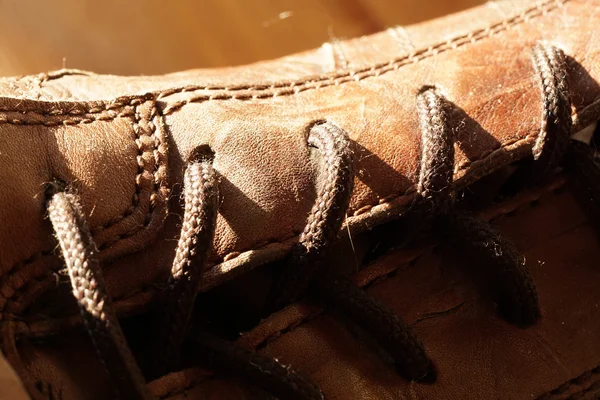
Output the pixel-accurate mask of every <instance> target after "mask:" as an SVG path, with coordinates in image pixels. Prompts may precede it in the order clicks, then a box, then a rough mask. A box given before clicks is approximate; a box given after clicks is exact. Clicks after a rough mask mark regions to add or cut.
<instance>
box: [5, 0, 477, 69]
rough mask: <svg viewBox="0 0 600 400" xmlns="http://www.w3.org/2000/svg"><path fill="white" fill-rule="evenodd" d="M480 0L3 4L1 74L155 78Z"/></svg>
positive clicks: (286, 50) (10, 0)
mask: <svg viewBox="0 0 600 400" xmlns="http://www.w3.org/2000/svg"><path fill="white" fill-rule="evenodd" d="M480 2H481V0H454V1H449V0H427V1H423V0H172V1H164V0H127V1H124V0H102V1H99V0H45V1H38V0H0V11H1V12H2V16H3V20H2V24H0V75H20V74H29V73H38V72H41V71H46V70H52V69H58V68H62V67H68V68H80V69H87V70H93V71H95V72H99V73H112V74H125V75H130V74H161V73H166V72H173V71H178V70H183V69H189V68H200V67H215V66H224V65H238V64H244V63H249V62H253V61H258V60H262V59H268V58H274V57H279V56H283V55H285V54H290V53H294V52H297V51H302V50H307V49H310V48H313V47H317V46H319V45H321V44H322V43H323V42H326V41H331V40H334V39H336V38H338V39H339V38H346V37H356V36H361V35H365V34H369V33H373V32H376V31H379V30H382V29H385V28H386V27H389V26H393V25H396V24H409V23H414V22H418V21H422V20H426V19H429V18H434V17H438V16H440V15H443V14H447V13H449V12H452V11H457V10H460V9H463V8H467V7H470V6H473V5H476V4H478V3H480Z"/></svg>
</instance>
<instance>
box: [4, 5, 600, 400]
mask: <svg viewBox="0 0 600 400" xmlns="http://www.w3.org/2000/svg"><path fill="white" fill-rule="evenodd" d="M599 6H600V2H598V1H597V0H593V1H582V0H557V1H542V2H534V1H528V0H522V1H515V2H510V3H508V2H494V3H489V4H486V5H484V6H481V7H479V8H476V9H472V10H469V11H466V12H464V13H460V14H457V15H452V16H448V17H445V18H443V19H440V20H435V21H431V22H428V23H425V24H420V25H416V26H411V27H407V28H406V34H407V37H408V38H410V44H411V46H406V43H404V44H402V43H399V42H398V37H397V35H393V34H390V32H389V31H386V32H382V33H379V34H376V35H373V36H369V37H364V38H358V39H353V40H350V41H347V42H344V43H343V44H341V46H343V48H344V53H345V54H346V55H347V59H348V64H347V66H346V67H345V68H344V69H339V65H337V64H336V62H335V60H334V59H332V56H331V52H330V51H329V49H327V48H326V46H325V47H322V48H321V49H317V50H315V51H312V52H307V53H302V54H299V55H294V56H289V57H286V58H283V59H280V60H275V61H267V62H262V63H258V64H254V65H250V66H245V67H236V68H227V69H215V70H201V71H188V72H182V73H177V74H171V75H165V76H154V77H135V78H131V77H116V76H101V75H94V74H91V73H87V72H82V71H75V70H63V71H57V72H52V73H48V74H40V75H38V76H30V77H22V78H5V79H2V80H0V110H1V112H0V124H1V125H0V149H2V150H1V151H0V168H1V170H2V171H3V173H2V174H0V185H1V186H2V188H3V189H4V190H2V191H1V192H0V220H2V221H3V222H4V223H3V224H2V226H0V243H2V246H0V307H1V312H2V318H3V322H2V325H1V326H0V328H1V329H2V343H3V350H4V352H5V354H7V357H8V359H9V361H10V362H11V363H12V364H13V365H14V366H15V368H16V369H17V371H18V372H19V374H20V375H21V376H22V378H23V379H24V382H25V385H26V386H27V388H28V389H29V390H30V391H31V392H32V393H33V394H34V395H35V396H38V397H39V398H44V396H43V395H42V394H40V391H39V390H38V389H36V381H40V380H41V381H44V380H51V381H52V380H53V379H54V380H57V381H60V382H61V383H60V385H64V387H63V386H60V385H59V386H60V390H61V391H62V392H64V393H79V392H77V391H78V390H81V389H75V387H77V384H78V382H77V380H76V379H73V378H72V376H75V375H69V374H63V373H60V374H59V375H60V376H61V377H60V378H57V377H56V374H55V372H56V370H55V369H58V370H61V369H66V370H69V369H73V368H77V367H74V366H73V365H70V364H69V363H67V362H65V361H64V360H62V361H59V360H60V359H61V356H60V355H61V354H62V353H63V350H64V346H65V345H68V341H67V342H65V343H63V344H60V343H55V344H54V345H53V346H49V347H45V346H44V345H40V344H39V343H38V341H39V339H32V338H47V337H49V336H51V337H52V338H53V340H58V341H59V342H60V341H61V340H62V339H56V337H57V336H56V335H57V334H58V337H60V335H61V334H63V333H64V332H66V331H67V330H68V328H69V327H71V326H74V325H75V326H76V325H78V324H79V319H78V317H77V316H76V312H75V310H74V308H73V307H72V301H71V299H70V297H69V287H68V284H65V282H64V279H63V278H62V277H61V275H60V273H57V272H56V271H57V270H58V269H59V268H60V266H61V260H60V258H59V257H58V256H57V254H56V253H55V247H56V244H55V241H54V239H53V237H52V231H51V228H50V224H49V223H48V221H47V220H45V219H44V214H45V211H44V185H45V184H46V183H48V182H50V181H52V180H54V179H59V180H63V181H65V182H67V183H68V184H69V185H70V187H71V190H73V191H75V192H77V193H78V194H79V196H80V197H81V202H82V204H83V208H84V212H85V214H86V215H87V218H88V221H89V224H90V227H91V230H92V233H93V236H94V239H95V242H96V243H97V245H98V247H99V249H100V253H99V256H100V260H101V261H102V262H103V266H104V274H105V279H106V283H107V286H108V289H109V291H110V294H111V295H112V297H113V299H114V300H115V303H116V306H117V307H118V309H119V310H120V312H121V313H122V314H123V315H124V314H129V313H143V312H144V311H146V310H147V306H148V304H149V302H150V300H151V299H152V298H153V297H154V296H155V295H156V294H157V293H158V291H159V290H160V288H161V285H162V284H164V282H165V281H166V277H167V275H168V272H169V269H170V264H171V261H172V258H173V253H174V251H173V248H174V246H175V243H176V241H175V240H174V239H175V238H176V237H177V234H178V229H179V226H178V224H179V223H180V219H179V217H178V214H179V213H180V204H179V198H178V195H179V192H180V190H181V181H182V174H183V169H184V166H185V163H186V161H187V160H188V159H189V158H190V155H191V154H192V153H193V152H194V150H195V149H196V148H197V147H198V146H201V145H205V144H208V145H210V147H211V148H212V150H213V151H214V152H215V161H214V166H215V169H216V170H217V171H218V173H219V175H220V179H221V180H220V190H221V194H222V203H221V205H220V209H219V217H218V222H217V232H216V237H215V240H214V246H213V250H212V254H211V257H210V267H209V268H208V269H207V272H206V276H205V279H204V281H203V286H202V287H201V288H200V290H208V289H210V288H212V287H214V286H217V285H220V284H222V283H223V282H225V281H227V280H229V279H232V278H234V277H236V276H240V275H241V274H243V273H245V272H247V271H249V270H251V269H253V268H255V267H257V266H259V265H262V264H265V263H267V262H270V261H273V260H277V259H280V258H281V257H283V256H284V255H285V254H286V253H287V252H288V250H289V249H290V247H291V246H292V244H293V243H294V242H295V241H296V240H297V235H298V233H299V231H300V230H301V229H302V228H303V225H304V223H305V219H306V215H307V213H308V211H309V210H310V208H311V206H312V203H313V202H314V198H315V189H314V186H315V182H314V178H315V176H314V175H315V174H314V171H315V169H316V166H315V165H314V161H313V160H312V158H311V154H310V153H311V152H310V150H309V148H308V146H307V144H306V135H307V131H308V129H309V128H310V126H311V125H312V124H313V123H314V122H315V121H318V120H323V119H326V120H330V121H333V122H335V123H336V124H338V125H339V126H340V127H342V128H343V129H344V130H346V131H347V132H348V133H349V135H350V137H351V138H352V140H353V146H354V149H353V150H354V153H355V158H356V163H357V164H356V170H357V171H358V173H357V179H356V183H355V189H354V192H353V195H352V199H351V202H350V208H349V210H348V217H347V219H346V226H347V229H348V230H349V231H350V232H351V234H352V235H358V234H359V233H361V232H364V231H366V230H368V229H369V228H371V227H373V226H375V225H378V224H382V223H384V222H386V221H389V220H392V219H395V218H397V217H398V216H399V215H401V214H402V212H403V211H404V210H405V209H406V208H407V206H408V205H409V204H410V203H411V201H412V199H413V198H414V184H415V182H416V179H417V175H418V171H419V157H420V146H421V145H420V139H419V138H420V135H419V129H418V127H419V124H418V116H417V112H416V99H415V95H416V93H417V92H418V91H419V90H420V89H421V88H422V87H423V86H427V85H435V86H436V87H438V88H439V90H440V91H441V92H442V93H443V94H444V96H445V97H446V98H447V99H448V100H450V101H451V102H453V103H454V104H456V105H457V107H458V111H457V112H455V113H454V114H453V115H452V116H451V121H449V123H450V124H451V125H452V126H454V127H455V130H454V135H455V137H456V141H457V157H456V165H455V180H456V182H457V184H458V186H459V187H464V186H466V185H469V184H472V183H474V182H475V181H477V180H479V179H480V178H482V177H483V176H485V175H487V174H490V173H491V172H493V171H496V170H499V169H500V168H502V167H504V166H506V165H508V164H510V163H513V162H515V161H517V160H519V159H523V158H526V157H528V156H530V154H531V148H532V145H533V143H534V142H535V139H536V138H537V136H538V134H539V133H540V129H541V127H542V113H541V101H542V94H541V92H540V87H539V83H538V81H539V78H538V77H537V75H536V73H535V70H534V66H533V63H532V61H531V48H532V47H533V46H534V44H535V43H537V42H538V41H546V42H549V43H552V44H554V45H555V46H558V47H560V48H561V49H563V51H564V52H565V53H566V54H567V56H568V57H569V58H568V74H569V80H570V81H571V91H572V98H573V103H574V109H573V121H574V127H573V131H574V132H576V131H578V130H580V129H582V128H584V127H586V126H587V125H589V124H591V123H592V122H594V121H595V120H597V119H599V116H600V87H599V86H598V80H599V79H600V40H599V39H598V36H597V35H596V33H595V32H596V31H597V27H598V22H600V17H598V15H597V14H596V10H597V9H598V7H599ZM565 254H566V253H565ZM590 273H591V272H590ZM416 278H417V277H415V279H416ZM582 279H583V280H584V281H585V282H591V281H593V278H587V279H586V278H582ZM557 290H558V292H560V289H557ZM560 294H561V295H563V293H560ZM388 300H389V301H392V300H391V299H388V298H386V301H388ZM404 300H406V298H402V299H399V300H394V301H404ZM422 302H423V300H422V299H421V298H419V299H417V298H414V299H412V300H411V303H410V304H411V307H415V310H417V309H418V307H419V306H422ZM433 309H434V310H438V308H437V307H434V308H433ZM401 310H403V311H405V310H404V309H401ZM414 312H419V311H414ZM403 313H404V312H403ZM486 315H487V314H486ZM482 318H487V319H489V318H492V317H489V315H488V316H485V317H483V316H482ZM423 326H426V324H423ZM327 329H334V328H327ZM482 329H484V328H482ZM485 329H492V328H491V326H490V327H487V328H485ZM596 332H597V330H596ZM303 338H304V339H306V340H308V339H309V338H308V337H303ZM17 339H19V340H17ZM30 339H31V340H30ZM304 339H303V340H299V341H298V344H301V343H302V342H304ZM465 339H468V336H467V337H465ZM314 340H316V339H314V338H310V341H309V342H307V343H309V344H310V343H313V342H314ZM456 340H458V339H456ZM472 340H474V339H472ZM540 340H541V339H540ZM42 342H43V341H42ZM456 343H457V346H459V345H460V346H463V347H464V346H465V344H464V343H459V342H456ZM274 346H275V345H274ZM67 347H68V346H67ZM82 347H85V346H83V345H82ZM308 347H310V345H309V346H308ZM315 347H316V348H323V346H320V345H319V346H316V345H315ZM490 347H493V346H490ZM469 348H470V347H465V348H460V349H459V351H468V349H469ZM60 349H63V350H60ZM437 351H439V352H440V354H441V353H443V352H445V355H448V356H449V355H450V354H451V353H450V352H452V351H455V349H454V348H453V346H444V347H443V348H440V349H439V350H437ZM473 351H475V350H473ZM42 353H43V354H44V355H45V356H44V357H39V354H42ZM90 354H91V355H93V352H91V353H90ZM91 355H90V357H88V355H87V353H86V351H84V350H80V351H77V357H82V358H85V359H86V360H87V358H86V357H88V358H90V359H92V358H93V357H91ZM355 355H356V354H352V355H349V356H348V357H350V356H355ZM465 357H466V358H469V357H467V356H465ZM440 358H444V357H440ZM459 359H463V358H459ZM558 359H560V358H558ZM48 360H55V361H53V362H49V361H48ZM89 362H90V368H91V369H93V368H94V367H93V361H91V360H90V361H89ZM315 362H316V361H315ZM482 362H483V361H482ZM59 364H60V365H61V367H60V368H58V367H55V366H56V365H59ZM100 368H101V367H100ZM344 368H346V367H344ZM454 368H455V369H456V367H454ZM482 368H483V367H482ZM507 368H508V367H507ZM510 368H514V367H512V366H511V367H510ZM561 368H562V367H561ZM32 371H34V372H33V373H32ZM308 372H312V371H308ZM73 373H75V371H74V372H73ZM570 376H571V375H570ZM561 377H562V375H561V376H558V375H557V376H556V377H553V378H552V379H553V380H559V379H560V378H561ZM499 379H501V378H499ZM65 380H67V381H70V382H71V383H65ZM179 381H181V380H179ZM98 385H99V389H98V390H99V391H101V390H102V388H103V387H104V386H103V385H102V384H98ZM398 385H400V386H402V385H403V384H398ZM498 385H499V384H498ZM67 387H69V388H72V389H68V388H67ZM499 387H500V386H499ZM432 388H433V386H432ZM532 388H533V386H532ZM534 389H535V388H533V389H532V390H534ZM56 390H58V389H56ZM71 390H72V391H71ZM372 390H375V389H372ZM378 390H379V389H378ZM381 390H395V392H394V393H402V391H401V390H405V389H401V388H396V389H392V388H388V389H385V388H384V389H381ZM414 390H424V389H414ZM432 390H433V389H432ZM448 390H450V389H448ZM536 390H537V389H536ZM412 391H413V388H412V386H411V388H410V389H409V392H410V393H418V392H412ZM94 393H95V394H98V393H100V392H94ZM386 393H387V392H386ZM448 393H454V392H451V391H449V392H448ZM498 393H499V392H498ZM521 394H523V393H521ZM382 395H383V394H382ZM386 395H387V394H386ZM65 396H66V397H65V398H70V397H68V395H66V394H65ZM415 396H416V395H415Z"/></svg>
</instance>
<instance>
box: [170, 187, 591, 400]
mask: <svg viewBox="0 0 600 400" xmlns="http://www.w3.org/2000/svg"><path fill="white" fill-rule="evenodd" d="M568 182H569V180H568V178H567V179H563V180H562V181H560V182H559V183H558V184H550V185H548V186H547V187H546V188H544V190H543V191H542V192H541V193H539V195H536V196H532V197H527V201H525V202H523V203H521V202H518V203H515V204H514V206H513V207H509V208H502V209H500V210H498V212H497V213H495V214H486V215H484V216H483V218H484V219H485V220H487V221H488V222H493V221H494V220H496V219H498V218H518V217H519V216H520V214H521V213H523V212H526V211H528V210H529V209H530V208H531V207H534V206H535V204H537V203H538V202H539V201H540V200H543V199H547V198H549V197H551V196H555V195H557V194H560V192H561V189H562V188H563V187H564V186H565V185H566V184H567V183H568ZM525 204H527V207H524V205H525ZM433 247H435V246H433ZM433 247H432V246H427V247H425V248H424V249H423V251H422V252H419V253H417V254H415V255H414V256H413V257H412V258H410V259H408V260H405V262H403V263H401V264H400V265H397V266H396V268H394V269H393V270H392V271H387V272H386V273H384V274H382V275H381V276H378V277H375V278H373V279H372V280H371V281H370V282H368V283H366V284H360V283H357V284H358V285H359V286H360V287H362V288H363V289H364V290H366V289H369V288H373V287H376V286H377V285H379V284H381V283H383V282H385V281H386V280H387V279H389V278H392V277H394V276H395V273H396V272H397V271H398V270H400V269H401V268H402V267H403V266H405V265H408V266H412V265H416V261H417V260H419V259H420V258H422V257H425V256H427V255H430V254H431V252H432V250H433ZM378 261H379V260H374V261H373V262H372V263H371V264H370V265H373V264H376V263H377V262H378ZM370 265H367V266H366V267H365V269H367V268H369V266H370ZM324 312H325V311H324V309H323V308H318V309H317V310H316V311H314V312H311V313H309V314H308V315H307V316H305V317H303V318H301V319H300V320H295V321H294V322H293V323H292V324H291V325H289V326H287V327H285V328H282V329H280V330H278V331H277V332H273V333H271V334H270V335H269V336H268V337H267V338H265V340H263V341H261V342H259V343H258V344H256V345H253V346H249V348H251V349H255V350H260V349H262V348H264V347H266V346H268V345H269V344H270V343H273V342H275V341H276V340H278V339H279V338H280V337H281V336H282V335H284V334H287V333H292V332H294V331H295V330H296V329H297V328H300V327H302V326H303V325H304V324H305V323H307V322H310V321H312V320H313V319H315V318H316V317H318V316H319V315H321V314H323V313H324ZM588 374H591V376H595V375H600V364H599V365H598V366H596V367H594V368H592V369H590V370H588V371H585V372H583V373H582V374H580V375H579V376H577V377H575V378H572V379H571V380H569V381H567V382H565V383H563V384H562V385H560V386H558V387H557V388H556V389H552V390H550V391H548V392H547V393H544V394H542V395H541V396H539V397H538V398H537V400H554V398H553V397H545V396H547V395H550V396H558V395H560V394H562V393H564V392H566V391H567V390H568V389H569V388H571V387H572V386H574V385H577V384H581V381H582V380H584V379H583V378H587V376H588ZM214 379H217V377H216V376H214V375H213V376H206V377H203V378H202V379H197V380H193V381H192V382H190V383H189V384H188V385H186V386H185V387H183V388H180V389H178V390H172V391H170V392H169V393H167V394H164V395H159V398H160V399H161V400H162V399H166V398H169V397H171V396H175V395H179V394H184V393H186V392H187V391H190V390H193V389H195V388H197V387H200V385H202V384H203V383H205V382H206V381H209V380H214ZM597 383H600V378H599V379H598V380H595V381H594V382H591V383H590V385H589V387H588V388H585V389H584V390H583V391H582V392H580V394H579V396H578V397H569V399H573V400H575V399H579V398H581V396H583V395H584V394H585V393H587V391H588V390H590V389H589V388H591V390H593V389H595V388H594V387H593V386H594V385H595V384H597ZM576 395H577V394H576Z"/></svg>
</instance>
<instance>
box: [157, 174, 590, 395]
mask: <svg viewBox="0 0 600 400" xmlns="http://www.w3.org/2000/svg"><path fill="white" fill-rule="evenodd" d="M584 209H585V205H583V204H582V202H581V199H580V192H579V191H578V190H577V189H576V188H575V187H574V185H573V184H572V183H570V182H569V181H568V180H567V179H565V177H564V176H563V177H557V178H556V179H555V180H553V181H552V182H551V183H550V184H548V185H545V186H543V187H540V188H536V189H534V190H531V191H527V192H524V193H522V194H519V195H518V196H517V197H515V198H514V199H511V200H508V201H505V202H502V203H499V204H497V205H494V206H491V207H489V208H488V209H486V210H485V211H484V212H483V213H482V215H481V216H482V217H483V218H485V219H490V220H492V222H493V223H494V224H495V225H496V226H498V227H499V228H500V230H501V232H502V233H503V234H505V235H506V236H507V237H510V238H511V239H512V240H513V241H514V242H515V244H516V245H517V246H518V247H519V249H520V250H521V251H523V253H524V255H525V257H526V259H527V266H528V268H529V270H530V271H531V273H532V275H533V278H534V281H535V282H536V285H537V288H538V291H539V297H540V303H541V308H542V319H541V320H540V321H539V322H538V323H537V324H536V325H534V326H533V327H529V328H524V329H520V328H517V327H515V326H513V325H511V324H509V323H507V322H506V321H504V320H502V319H501V318H500V317H499V316H498V314H497V313H496V311H495V310H494V306H493V304H492V302H491V301H490V300H489V298H486V296H485V293H483V292H482V290H481V287H480V285H477V284H476V282H475V281H474V279H473V273H472V272H469V269H468V268H464V265H463V264H464V262H465V260H464V257H462V256H461V255H460V254H456V253H455V252H454V251H453V249H452V248H450V247H447V246H446V247H445V246H444V245H443V243H425V244H424V245H423V246H422V247H419V248H412V249H408V250H399V251H395V252H391V253H389V254H387V255H386V256H385V257H383V258H382V259H380V260H377V261H376V262H374V263H372V264H371V265H368V266H367V267H366V268H365V269H363V270H362V271H361V272H360V273H359V274H358V275H357V276H356V277H355V281H356V282H357V283H358V284H359V285H360V286H362V287H364V288H366V289H367V291H368V293H369V294H371V295H373V296H374V297H375V298H376V299H378V300H380V301H382V302H383V303H385V304H386V305H388V306H389V307H391V308H392V310H393V311H394V312H395V313H397V314H398V315H401V316H402V317H403V318H405V320H406V321H407V322H409V323H410V325H411V326H412V328H413V329H414V330H415V331H416V333H417V335H418V336H419V338H420V339H421V340H422V341H423V342H424V344H425V347H426V348H427V351H428V353H429V355H430V357H431V358H432V360H433V361H434V363H435V364H436V368H437V370H438V373H439V376H438V380H437V382H436V383H434V384H422V383H415V382H408V381H406V380H405V379H402V378H401V377H400V376H399V375H398V374H397V373H396V372H395V370H394V367H393V365H392V364H389V363H387V362H386V361H384V359H383V358H381V357H379V356H378V354H377V352H376V351H375V349H374V348H373V347H372V346H371V345H369V343H368V342H365V341H364V340H363V339H364V338H363V337H362V336H361V335H359V334H357V332H355V331H353V330H352V329H349V327H348V326H346V325H345V324H343V323H341V322H340V320H339V318H336V317H335V316H333V315H331V314H329V313H324V312H323V310H322V309H320V308H318V307H315V306H310V305H306V304H294V305H292V306H290V307H288V308H287V309H285V310H283V311H281V312H279V313H277V314H275V315H272V316H271V317H270V318H268V319H267V320H265V321H263V322H262V323H261V324H260V325H259V326H257V327H256V328H255V329H253V330H252V331H250V332H248V333H246V334H244V335H243V336H242V337H241V338H240V340H239V343H241V344H243V345H244V346H247V347H249V348H257V349H260V350H261V351H263V352H266V353H268V354H270V355H272V356H274V357H276V358H278V359H279V360H281V361H282V362H283V363H285V364H290V365H293V366H294V368H296V369H298V370H300V371H303V372H305V373H307V374H310V376H311V377H312V378H313V379H314V380H315V382H316V383H317V384H318V385H319V386H320V387H321V388H322V390H323V392H324V393H325V395H326V398H327V399H328V400H333V399H390V400H392V399H393V400H396V399H552V400H556V399H566V398H569V399H584V398H585V399H588V398H589V399H592V398H597V396H599V395H600V383H599V382H600V343H599V342H598V340H597V338H598V332H600V320H599V319H598V318H597V317H598V304H600V294H599V292H598V291H597V290H595V288H596V285H597V282H598V280H599V279H600V269H598V263H597V260H598V257H599V256H600V247H599V246H598V240H599V239H600V237H599V235H598V231H597V229H596V227H595V226H594V224H593V223H591V221H590V220H589V218H588V216H587V215H586V212H585V210H584ZM177 380H180V381H183V383H181V384H179V385H175V384H174V383H173V382H177ZM217 382H218V379H215V378H214V377H211V376H208V375H207V374H206V373H203V372H202V371H199V370H189V371H184V372H181V373H178V374H172V375H171V376H168V377H165V378H162V379H161V380H160V381H157V382H153V383H152V385H151V387H152V388H153V389H154V390H155V394H156V395H157V396H160V397H161V398H168V399H169V400H175V399H184V398H192V399H194V398H202V396H208V397H210V395H215V396H218V395H220V396H222V397H218V398H222V399H241V398H252V397H251V395H246V394H244V390H248V389H247V388H245V387H244V386H242V385H240V383H239V382H237V381H228V382H227V383H226V384H223V383H221V384H219V385H218V386H216V387H215V385H216V384H217ZM225 387H226V388H227V391H222V388H225ZM182 388H183V389H182ZM169 392H171V393H175V394H172V395H169V396H166V395H165V394H166V393H169ZM240 393H241V394H240ZM163 395H165V397H162V396H163ZM186 396H187V397H186ZM227 396H229V397H227ZM570 396H572V397H570Z"/></svg>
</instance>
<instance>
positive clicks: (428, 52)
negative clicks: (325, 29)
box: [157, 0, 570, 115]
mask: <svg viewBox="0 0 600 400" xmlns="http://www.w3.org/2000/svg"><path fill="white" fill-rule="evenodd" d="M568 1H570V0H549V1H544V2H541V3H538V4H536V5H535V6H533V7H531V8H529V9H527V10H525V11H523V12H522V13H521V14H518V15H515V16H512V17H510V18H507V19H505V20H503V21H501V22H498V23H495V24H492V25H490V26H488V27H486V28H483V29H477V30H474V31H471V32H469V33H468V34H465V35H460V36H457V37H454V38H452V39H449V40H447V41H445V42H441V43H438V44H436V45H433V46H429V47H427V48H424V49H421V50H418V51H416V52H414V53H412V54H410V55H408V56H404V57H401V58H396V59H392V60H390V61H388V62H385V63H380V64H376V65H373V66H371V67H363V68H360V69H356V70H350V71H343V72H341V73H338V74H335V75H326V76H320V77H314V78H309V79H304V80H300V81H292V82H281V83H274V84H272V85H254V86H250V85H240V86H232V87H227V86H205V87H200V86H188V87H184V88H178V89H169V90H165V91H162V92H160V93H159V94H158V97H157V99H162V98H165V97H167V96H171V95H174V94H177V93H184V92H195V91H221V93H217V94H203V95H197V96H193V97H190V98H189V99H186V100H181V101H177V102H174V103H172V104H170V105H168V106H167V107H165V109H164V115H169V114H171V113H173V112H175V111H177V110H179V109H180V108H182V107H183V106H185V105H187V104H189V103H198V102H204V101H212V100H232V99H235V100H256V99H265V98H274V97H281V96H288V95H294V94H298V93H300V92H303V91H306V90H311V89H320V88H323V87H328V86H338V85H340V84H343V83H347V82H352V81H355V82H358V81H361V80H363V79H366V78H369V77H377V76H380V75H383V74H385V73H387V72H390V71H395V70H398V69H399V68H400V67H403V66H405V65H409V64H414V63H417V62H419V61H422V60H424V59H426V58H430V57H433V56H436V55H438V54H441V53H444V52H446V51H448V50H454V49H457V48H459V47H462V46H464V45H467V44H474V43H476V42H478V41H481V40H483V39H486V38H488V37H492V36H494V35H496V34H498V33H500V32H503V31H508V30H510V29H511V28H513V27H515V26H517V25H519V24H521V23H523V22H528V21H529V20H531V19H532V18H536V17H539V16H542V15H546V14H548V13H549V12H551V11H554V10H555V9H557V8H559V7H562V6H563V5H564V4H565V3H567V2H568ZM240 91H246V92H250V93H241V94H236V92H240Z"/></svg>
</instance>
